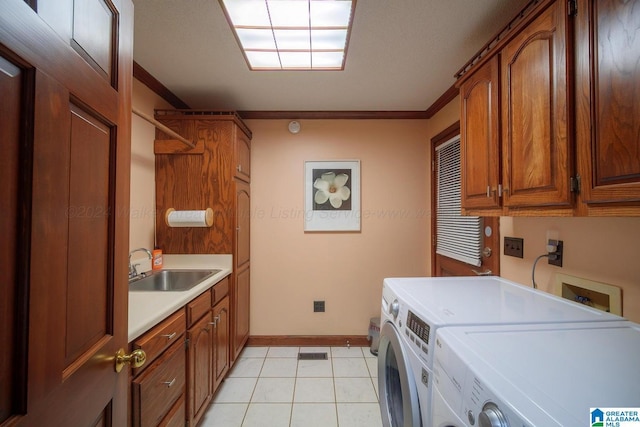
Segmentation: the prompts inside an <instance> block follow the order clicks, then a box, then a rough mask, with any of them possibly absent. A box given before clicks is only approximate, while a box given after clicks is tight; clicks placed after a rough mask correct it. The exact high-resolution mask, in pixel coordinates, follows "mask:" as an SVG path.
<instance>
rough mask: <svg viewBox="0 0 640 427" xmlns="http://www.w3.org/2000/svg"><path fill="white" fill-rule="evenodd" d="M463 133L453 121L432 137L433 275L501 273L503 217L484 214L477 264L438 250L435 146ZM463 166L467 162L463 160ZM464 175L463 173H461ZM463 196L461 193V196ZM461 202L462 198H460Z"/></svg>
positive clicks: (496, 274)
mask: <svg viewBox="0 0 640 427" xmlns="http://www.w3.org/2000/svg"><path fill="white" fill-rule="evenodd" d="M459 134H460V123H454V124H453V125H451V126H449V127H448V128H447V129H445V130H444V131H442V132H440V133H439V134H438V135H436V136H435V137H434V138H433V139H432V140H431V145H432V150H431V153H432V160H434V167H433V168H432V172H431V194H432V197H431V200H432V204H431V212H432V213H433V214H432V216H431V233H432V237H433V239H432V246H431V273H432V275H433V276H475V275H494V276H499V275H500V218H498V217H483V218H482V229H483V230H482V232H481V233H482V248H483V249H484V250H483V255H482V258H481V265H480V266H474V265H471V264H467V263H465V262H462V261H458V260H456V259H453V258H450V257H447V256H444V255H440V254H438V253H436V247H437V242H438V239H439V238H440V237H439V236H438V234H437V221H438V208H437V188H438V170H437V166H436V165H435V158H436V157H435V156H436V148H437V147H438V146H439V145H441V144H444V143H446V142H447V141H450V140H451V139H452V138H454V137H456V136H457V135H459ZM461 169H464V164H462V163H461ZM461 176H462V173H461ZM461 199H462V196H461ZM461 202H462V200H461Z"/></svg>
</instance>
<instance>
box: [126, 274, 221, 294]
mask: <svg viewBox="0 0 640 427" xmlns="http://www.w3.org/2000/svg"><path fill="white" fill-rule="evenodd" d="M220 271H221V270H160V271H154V272H152V273H151V274H147V275H146V276H145V277H142V278H141V279H138V280H135V281H132V282H129V290H130V291H159V292H182V291H188V290H189V289H191V288H193V287H195V286H196V285H198V284H199V283H201V282H202V281H203V280H205V279H207V278H209V277H211V276H213V275H214V274H217V273H219V272H220Z"/></svg>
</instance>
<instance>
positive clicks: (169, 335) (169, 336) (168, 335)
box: [160, 332, 177, 341]
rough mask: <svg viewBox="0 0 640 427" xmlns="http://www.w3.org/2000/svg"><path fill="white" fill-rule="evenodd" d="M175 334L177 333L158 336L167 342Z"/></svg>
mask: <svg viewBox="0 0 640 427" xmlns="http://www.w3.org/2000/svg"><path fill="white" fill-rule="evenodd" d="M176 334H177V332H174V333H172V334H164V335H160V336H161V337H165V338H166V339H167V341H169V340H171V339H173V337H175V336H176Z"/></svg>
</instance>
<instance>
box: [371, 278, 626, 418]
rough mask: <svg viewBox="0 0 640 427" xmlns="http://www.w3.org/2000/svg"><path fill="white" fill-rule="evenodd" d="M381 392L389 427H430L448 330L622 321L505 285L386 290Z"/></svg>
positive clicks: (419, 281)
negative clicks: (439, 346) (440, 339)
mask: <svg viewBox="0 0 640 427" xmlns="http://www.w3.org/2000/svg"><path fill="white" fill-rule="evenodd" d="M380 319H381V329H380V343H379V348H378V390H379V396H380V409H381V414H382V422H383V425H384V426H385V427H419V426H423V427H429V426H430V425H431V419H432V416H431V400H432V382H433V355H434V346H435V344H434V341H435V334H436V331H437V330H438V329H439V328H441V327H444V326H453V325H457V326H461V325H499V324H526V323H540V324H544V323H558V322H588V321H591V322H593V321H603V322H605V321H619V320H620V319H622V318H621V317H619V316H615V315H613V314H609V313H605V312H602V311H599V310H595V309H592V308H591V307H587V306H585V305H581V304H577V303H574V302H572V301H569V300H566V299H562V298H559V297H556V296H554V295H551V294H548V293H546V292H543V291H539V290H535V289H532V288H529V287H526V286H522V285H519V284H517V283H514V282H511V281H508V280H505V279H502V278H499V277H443V278H425V277H420V278H388V279H385V280H384V282H383V289H382V309H381V315H380Z"/></svg>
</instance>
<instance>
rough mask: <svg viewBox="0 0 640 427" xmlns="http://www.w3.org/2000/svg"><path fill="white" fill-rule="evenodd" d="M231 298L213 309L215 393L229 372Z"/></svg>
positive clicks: (227, 298) (223, 299)
mask: <svg viewBox="0 0 640 427" xmlns="http://www.w3.org/2000/svg"><path fill="white" fill-rule="evenodd" d="M229 311H230V310H229V297H228V296H225V297H224V298H222V300H220V302H218V303H217V304H216V305H215V306H214V307H213V319H214V322H215V334H214V338H213V341H214V342H213V344H214V345H213V392H214V393H215V391H216V390H217V389H218V387H219V386H220V384H221V383H222V380H223V379H224V377H225V375H227V372H229V360H230V359H229V352H230V344H231V341H230V339H229V329H230V316H229Z"/></svg>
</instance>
